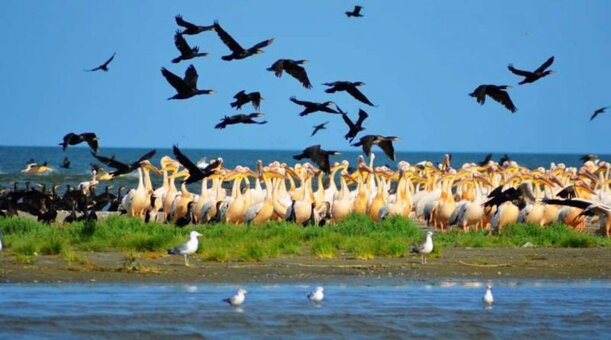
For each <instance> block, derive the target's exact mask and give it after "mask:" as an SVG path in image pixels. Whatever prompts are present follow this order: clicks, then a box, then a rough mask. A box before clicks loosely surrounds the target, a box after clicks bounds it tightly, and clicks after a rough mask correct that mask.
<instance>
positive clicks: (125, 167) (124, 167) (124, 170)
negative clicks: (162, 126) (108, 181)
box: [91, 149, 156, 179]
mask: <svg viewBox="0 0 611 340" xmlns="http://www.w3.org/2000/svg"><path fill="white" fill-rule="evenodd" d="M155 151H156V150H155V149H153V150H151V151H149V152H147V153H145V154H144V155H142V157H140V158H139V159H138V160H137V161H135V162H133V163H131V164H125V163H123V162H119V161H117V160H116V159H112V158H108V157H104V156H100V155H96V154H94V153H93V152H92V153H91V154H92V155H93V157H95V158H97V159H98V160H99V161H100V162H102V163H104V164H106V165H108V166H109V167H112V168H115V169H116V170H115V171H112V172H111V173H110V175H111V176H112V178H113V179H114V178H115V177H118V176H121V175H125V174H128V173H130V172H132V171H134V170H136V169H138V168H139V167H141V166H143V165H144V164H143V162H144V161H148V160H149V159H151V157H153V155H154V154H155Z"/></svg>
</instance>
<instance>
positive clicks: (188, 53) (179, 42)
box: [172, 31, 209, 64]
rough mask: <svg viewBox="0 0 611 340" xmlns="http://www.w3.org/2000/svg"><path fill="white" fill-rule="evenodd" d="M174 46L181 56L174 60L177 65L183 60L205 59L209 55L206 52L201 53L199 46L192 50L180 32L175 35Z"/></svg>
mask: <svg viewBox="0 0 611 340" xmlns="http://www.w3.org/2000/svg"><path fill="white" fill-rule="evenodd" d="M174 45H176V48H177V49H178V51H179V52H180V56H178V57H176V58H174V59H172V62H173V63H174V64H177V63H179V62H180V61H182V60H189V59H193V58H195V57H205V56H207V55H208V54H209V53H205V52H203V53H199V47H197V46H195V47H193V48H191V46H189V44H188V43H187V41H186V40H185V38H184V37H183V36H182V34H180V31H176V34H174Z"/></svg>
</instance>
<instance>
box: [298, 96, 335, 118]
mask: <svg viewBox="0 0 611 340" xmlns="http://www.w3.org/2000/svg"><path fill="white" fill-rule="evenodd" d="M290 100H291V101H292V102H293V103H295V104H297V105H301V106H303V107H304V108H305V109H304V110H303V111H301V113H299V115H300V116H301V117H303V116H307V115H309V114H310V113H314V112H318V111H322V112H327V113H334V114H337V113H339V112H337V111H335V110H334V109H332V108H331V107H332V106H334V105H335V103H333V102H331V101H327V102H324V103H315V102H308V101H305V100H299V99H297V98H295V97H294V96H293V97H291V98H290Z"/></svg>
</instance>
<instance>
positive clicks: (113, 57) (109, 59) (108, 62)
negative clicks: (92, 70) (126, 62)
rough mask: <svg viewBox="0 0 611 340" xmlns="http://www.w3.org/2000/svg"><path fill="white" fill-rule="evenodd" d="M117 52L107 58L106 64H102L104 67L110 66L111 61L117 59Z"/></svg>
mask: <svg viewBox="0 0 611 340" xmlns="http://www.w3.org/2000/svg"><path fill="white" fill-rule="evenodd" d="M115 54H117V53H116V52H115V53H113V54H112V56H111V57H110V58H108V60H106V62H105V63H104V64H102V67H106V66H108V64H110V62H111V61H112V60H113V59H115Z"/></svg>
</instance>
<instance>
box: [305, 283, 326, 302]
mask: <svg viewBox="0 0 611 340" xmlns="http://www.w3.org/2000/svg"><path fill="white" fill-rule="evenodd" d="M324 291H325V289H324V288H323V287H316V290H314V291H313V292H310V293H308V300H310V302H313V303H320V302H321V301H322V300H323V299H324V298H325V293H324Z"/></svg>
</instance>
